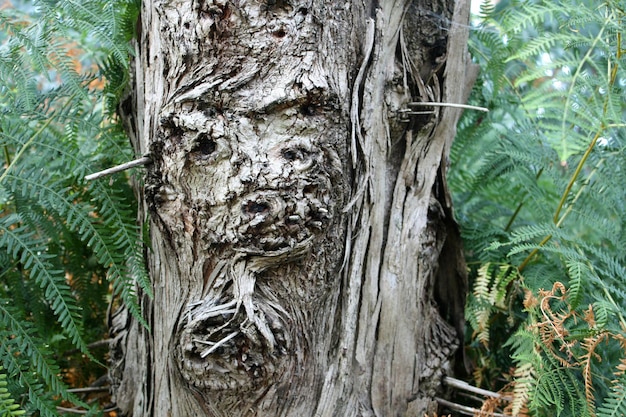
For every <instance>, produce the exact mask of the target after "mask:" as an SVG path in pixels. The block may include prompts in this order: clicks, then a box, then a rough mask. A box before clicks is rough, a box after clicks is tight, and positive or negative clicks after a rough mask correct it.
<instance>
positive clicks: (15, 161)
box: [0, 93, 78, 184]
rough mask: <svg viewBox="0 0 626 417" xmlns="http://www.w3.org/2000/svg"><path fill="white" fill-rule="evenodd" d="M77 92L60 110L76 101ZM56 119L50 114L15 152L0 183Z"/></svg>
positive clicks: (0, 182) (1, 176)
mask: <svg viewBox="0 0 626 417" xmlns="http://www.w3.org/2000/svg"><path fill="white" fill-rule="evenodd" d="M76 94H78V93H74V94H72V95H71V96H70V97H69V98H68V100H67V101H66V102H65V104H63V106H61V109H60V112H61V113H62V112H63V111H64V110H65V109H66V108H67V107H68V106H69V105H70V104H72V103H73V101H74V97H76ZM54 120H55V118H54V117H51V116H49V117H48V120H46V121H45V123H44V124H43V125H42V126H41V127H40V128H39V130H37V131H36V132H35V134H34V135H33V136H31V138H30V139H28V141H27V142H26V143H25V144H24V146H22V147H21V148H20V150H19V151H18V152H17V153H16V154H15V157H14V158H13V160H12V161H11V163H10V164H9V166H8V167H7V169H5V170H4V172H3V173H2V175H0V184H2V183H3V182H4V179H5V178H6V176H7V174H8V173H9V171H11V168H13V166H14V165H15V164H16V163H17V161H19V160H20V158H21V157H22V155H23V154H24V152H26V149H27V148H28V147H29V146H30V145H32V143H33V142H34V141H35V139H37V137H38V136H39V135H41V134H42V133H43V132H44V131H45V130H46V129H47V128H48V126H50V124H51V123H52V122H53V121H54Z"/></svg>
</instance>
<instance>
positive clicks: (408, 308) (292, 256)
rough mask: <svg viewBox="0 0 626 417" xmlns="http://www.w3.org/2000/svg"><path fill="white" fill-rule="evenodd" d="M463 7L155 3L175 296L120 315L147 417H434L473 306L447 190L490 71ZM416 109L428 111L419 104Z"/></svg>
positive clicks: (157, 136)
mask: <svg viewBox="0 0 626 417" xmlns="http://www.w3.org/2000/svg"><path fill="white" fill-rule="evenodd" d="M468 9H469V5H468V2H466V1H459V2H457V4H456V5H455V4H453V3H452V1H450V0H416V1H410V0H397V1H393V0H380V1H378V2H376V1H367V0H365V1H362V2H361V1H354V2H350V1H345V2H341V1H321V0H265V1H261V0H257V1H243V0H230V1H229V0H194V1H188V0H185V1H183V0H168V1H165V0H153V1H144V2H143V6H142V12H141V23H140V34H139V41H138V49H137V57H136V75H135V90H134V91H133V94H132V95H131V97H129V98H128V100H127V101H126V102H125V103H123V106H122V109H123V110H124V111H125V112H126V113H127V115H128V119H127V123H128V125H129V126H130V130H131V132H130V133H131V139H132V140H133V144H134V146H135V148H136V150H137V152H138V153H139V154H148V155H149V156H150V158H151V159H152V164H151V165H150V166H148V173H147V176H146V179H145V187H144V188H143V189H142V190H139V192H140V194H141V201H142V210H143V211H142V212H143V213H145V218H144V216H142V219H143V220H145V221H146V222H148V223H149V230H150V240H151V245H150V247H149V248H148V249H147V250H146V259H147V264H148V269H149V273H150V276H151V279H152V283H153V284H152V285H153V290H154V298H153V299H152V300H149V299H147V298H145V297H144V308H145V310H144V312H145V318H146V321H147V322H148V324H149V326H150V328H151V330H150V332H148V331H146V330H145V329H144V328H143V327H142V325H141V324H139V323H137V322H136V320H133V319H132V318H131V317H130V316H129V315H128V314H127V312H126V311H125V310H123V309H122V310H120V311H118V312H117V313H116V314H115V315H114V317H113V320H112V324H113V328H112V331H113V334H114V336H115V343H114V345H113V349H112V368H111V376H112V379H113V381H114V384H115V387H116V390H115V399H116V401H117V404H118V406H119V407H120V409H121V410H122V411H123V413H124V414H126V415H129V416H130V415H132V416H135V417H139V416H154V417H161V416H229V417H236V416H292V417H306V416H316V417H334V416H385V417H390V416H420V417H421V416H422V415H423V414H424V413H430V412H433V411H435V410H436V409H437V404H436V401H435V400H434V398H435V396H436V395H437V394H438V392H440V390H441V380H442V376H443V375H445V374H448V373H450V371H451V366H452V358H453V356H454V354H455V352H456V350H457V347H458V346H459V337H462V333H460V332H462V330H463V329H462V327H463V305H464V299H465V292H466V282H465V276H464V266H463V260H462V254H461V251H460V243H459V238H458V233H457V231H456V228H455V226H454V222H453V220H452V218H451V207H450V202H449V196H448V192H447V188H446V186H445V170H446V160H447V155H448V151H449V147H450V144H451V141H452V139H453V137H454V134H455V125H456V122H457V120H458V117H459V115H460V111H459V109H458V108H454V107H440V106H420V105H410V104H409V103H412V102H438V103H462V102H464V101H465V99H466V98H467V94H468V93H469V90H470V86H471V83H472V82H473V76H472V75H471V74H472V73H473V72H474V71H473V67H472V66H471V64H470V63H469V59H468V54H467V51H466V43H467V22H468ZM409 110H411V111H409Z"/></svg>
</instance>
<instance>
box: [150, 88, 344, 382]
mask: <svg viewBox="0 0 626 417" xmlns="http://www.w3.org/2000/svg"><path fill="white" fill-rule="evenodd" d="M291 94H293V92H291ZM316 94H318V95H316V96H315V97H314V96H313V94H312V92H310V91H309V92H301V93H298V94H296V95H295V96H293V97H286V98H285V97H281V98H279V99H278V100H277V101H276V102H273V103H269V104H268V105H266V106H264V107H263V108H259V109H256V110H244V109H238V108H236V107H235V108H234V109H233V108H229V109H223V108H218V107H217V105H216V103H210V102H203V101H199V102H198V101H196V102H194V103H182V104H180V105H173V106H170V107H169V108H167V109H166V111H164V112H163V113H162V118H161V127H162V129H161V132H160V136H159V138H158V140H157V141H155V142H154V143H153V147H154V149H153V152H154V155H160V159H158V160H155V163H154V164H153V169H152V171H151V172H150V174H149V176H148V180H147V187H146V195H147V200H148V201H149V203H150V204H152V209H153V210H154V213H155V214H156V216H157V217H158V219H159V220H160V222H159V226H160V227H161V228H163V229H164V230H165V231H166V234H167V235H168V236H170V237H171V242H170V244H171V245H172V247H173V249H174V250H175V251H176V252H179V253H186V252H191V253H193V256H194V258H195V259H194V261H195V262H204V263H205V264H206V265H207V267H206V268H204V270H205V273H204V277H203V278H204V283H203V289H202V297H200V298H198V297H197V296H196V298H195V299H194V298H190V300H189V303H188V304H187V306H186V309H185V310H186V311H185V313H184V314H183V316H182V318H181V320H180V321H179V323H178V326H177V329H176V336H175V337H176V338H177V339H178V342H177V343H176V345H177V348H176V353H175V356H176V363H177V364H178V367H179V370H180V374H181V375H182V377H183V379H184V380H185V381H187V383H189V384H191V385H193V386H194V387H195V388H196V389H207V390H208V391H215V390H217V391H219V390H225V389H245V388H246V387H247V388H250V389H253V388H255V387H258V386H259V385H260V384H261V383H262V381H268V380H269V381H278V380H281V379H283V380H284V379H285V378H287V380H289V379H290V378H291V377H290V376H286V375H285V373H286V372H291V373H293V372H295V369H297V368H298V367H300V366H303V361H304V358H303V352H306V350H307V346H306V343H307V341H308V339H309V338H308V337H304V338H303V337H302V333H303V332H305V331H306V328H305V326H304V320H302V319H300V318H298V317H307V316H309V315H312V314H313V310H314V308H315V307H316V306H317V304H316V300H318V299H319V298H320V297H325V296H326V295H327V293H328V291H327V290H328V288H329V285H330V284H331V280H332V279H333V278H332V277H336V276H338V274H337V272H338V271H337V270H336V269H337V265H338V264H339V262H337V260H338V259H339V257H340V254H339V253H337V252H338V251H336V250H333V249H335V248H336V247H339V246H340V239H341V238H342V236H343V231H342V230H343V226H342V222H343V221H342V220H341V219H340V217H341V216H339V215H338V213H339V212H340V210H341V208H342V207H343V205H344V204H345V196H346V195H347V192H348V190H346V189H345V188H344V187H342V184H345V183H346V178H345V173H344V172H343V170H344V169H345V168H342V163H341V161H340V157H339V154H344V153H345V149H343V148H344V147H345V143H346V142H347V140H346V137H345V135H346V133H345V132H346V128H345V123H344V122H343V121H342V120H341V117H340V116H339V115H338V111H337V110H336V109H335V108H334V107H333V106H332V104H329V103H332V100H331V99H329V98H321V97H320V96H319V92H316ZM321 132H323V134H322V133H321ZM190 237H192V238H190ZM192 242H195V243H194V246H193V247H192V248H189V245H190V244H192ZM198 242H199V243H198ZM299 280H301V282H299ZM192 297H193V296H192ZM308 324H310V323H308ZM296 339H297V340H296ZM295 352H299V353H298V354H295Z"/></svg>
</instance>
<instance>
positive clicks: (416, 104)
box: [409, 101, 489, 113]
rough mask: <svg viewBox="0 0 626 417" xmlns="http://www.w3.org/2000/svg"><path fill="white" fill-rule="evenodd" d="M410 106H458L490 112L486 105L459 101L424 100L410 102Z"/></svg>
mask: <svg viewBox="0 0 626 417" xmlns="http://www.w3.org/2000/svg"><path fill="white" fill-rule="evenodd" d="M409 106H433V107H456V108H459V109H469V110H478V111H484V112H486V113H489V109H488V108H486V107H478V106H472V105H470V104H458V103H434V102H429V101H424V102H416V101H414V102H412V103H409Z"/></svg>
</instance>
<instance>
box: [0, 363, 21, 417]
mask: <svg viewBox="0 0 626 417" xmlns="http://www.w3.org/2000/svg"><path fill="white" fill-rule="evenodd" d="M6 380H7V376H6V374H5V373H4V369H3V368H2V366H0V417H17V416H21V415H24V414H26V411H24V410H22V409H21V408H20V405H19V404H17V403H16V402H15V400H14V399H13V397H12V396H11V393H10V392H9V390H8V389H7V385H8V383H7V381H6Z"/></svg>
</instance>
